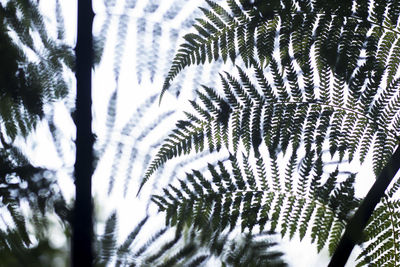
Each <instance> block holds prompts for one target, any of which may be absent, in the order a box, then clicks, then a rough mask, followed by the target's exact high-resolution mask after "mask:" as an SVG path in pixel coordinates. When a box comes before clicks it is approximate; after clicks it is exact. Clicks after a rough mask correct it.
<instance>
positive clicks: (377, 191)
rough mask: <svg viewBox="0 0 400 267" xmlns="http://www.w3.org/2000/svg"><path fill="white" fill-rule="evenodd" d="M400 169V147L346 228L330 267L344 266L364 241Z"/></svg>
mask: <svg viewBox="0 0 400 267" xmlns="http://www.w3.org/2000/svg"><path fill="white" fill-rule="evenodd" d="M399 169H400V146H399V147H398V148H397V149H396V151H395V152H394V153H393V155H392V158H391V159H390V160H389V162H388V163H387V164H386V166H385V168H383V170H382V171H381V173H380V174H379V176H378V179H376V181H375V183H374V185H373V186H372V187H371V189H370V190H369V192H368V194H367V196H366V197H365V198H364V200H363V201H362V203H361V205H360V207H359V208H358V210H357V211H356V213H355V214H354V216H353V218H351V220H350V222H349V223H348V224H347V226H346V230H345V232H344V234H343V236H342V239H341V240H340V242H339V245H338V247H337V248H336V250H335V253H334V254H333V256H332V259H331V261H330V263H329V266H330V267H338V266H344V265H345V264H346V262H347V260H348V258H349V256H350V254H351V251H352V250H353V248H354V246H355V245H356V244H358V243H360V242H361V241H362V233H363V231H364V228H365V227H366V225H367V223H368V220H369V218H371V215H372V213H373V211H374V210H375V207H376V205H377V204H378V203H379V201H380V200H381V198H382V197H383V196H384V194H385V190H386V189H387V188H388V186H389V184H390V182H391V181H392V180H393V178H394V176H395V175H396V173H397V171H398V170H399Z"/></svg>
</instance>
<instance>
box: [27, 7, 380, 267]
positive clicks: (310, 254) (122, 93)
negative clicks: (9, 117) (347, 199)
mask: <svg viewBox="0 0 400 267" xmlns="http://www.w3.org/2000/svg"><path fill="white" fill-rule="evenodd" d="M54 2H55V1H54V0H40V7H41V9H42V11H43V12H44V14H45V17H46V22H48V25H54V24H52V23H53V22H54V21H55V16H54ZM60 2H61V4H62V7H63V12H64V22H65V25H66V27H67V31H66V37H67V40H68V42H69V43H70V44H71V45H72V44H74V42H75V40H76V1H60ZM93 2H94V10H95V13H96V17H95V21H94V33H95V34H98V32H99V31H100V28H101V26H102V24H103V21H104V19H105V18H106V9H105V6H104V5H103V3H102V1H100V0H95V1H93ZM110 2H111V1H110ZM149 2H151V1H148V0H138V1H131V3H136V6H135V8H134V9H130V10H129V11H126V9H125V8H124V5H123V3H124V1H117V3H118V5H117V6H116V7H114V8H112V9H109V12H111V13H112V14H113V15H112V19H111V24H110V26H109V27H110V30H109V34H108V39H107V45H106V50H105V55H104V58H103V60H102V62H101V64H100V65H99V66H98V67H96V69H95V71H94V75H93V119H94V121H93V128H94V131H95V133H96V134H97V136H98V140H99V143H100V144H99V145H97V146H96V148H97V149H101V148H102V147H103V145H108V146H107V149H106V150H105V151H104V154H103V155H101V157H100V161H99V165H98V168H97V169H96V171H95V174H94V176H93V195H94V197H95V201H96V203H97V204H98V207H97V209H96V212H97V216H98V217H99V219H100V220H104V219H105V218H106V217H107V216H108V215H109V213H110V212H111V211H112V210H114V209H115V208H117V209H118V216H119V223H120V229H119V234H120V236H121V238H123V237H126V235H127V234H128V233H129V232H130V231H131V230H132V228H133V227H134V226H135V225H136V223H137V222H138V221H139V220H140V219H142V218H143V217H144V215H145V211H146V210H145V208H146V201H147V200H148V197H141V199H137V198H136V190H137V186H138V181H139V179H140V175H141V174H142V173H143V172H144V168H145V166H144V162H146V160H148V158H147V152H148V149H149V146H151V145H154V140H159V139H160V138H161V137H162V136H163V135H164V134H165V133H166V132H167V131H169V130H170V129H171V126H172V125H174V122H175V121H176V120H177V119H178V118H182V116H181V115H180V114H179V111H181V110H182V109H185V107H187V101H182V100H183V99H191V98H193V95H192V91H191V88H193V87H194V85H196V84H198V83H201V84H206V85H210V86H213V85H214V84H215V83H216V81H217V80H216V78H217V75H216V72H215V69H213V68H212V67H211V66H209V67H207V68H205V70H204V71H203V72H202V73H198V69H196V68H193V69H192V70H190V71H187V72H185V75H184V78H183V77H182V78H181V79H180V80H179V78H178V83H180V84H182V91H181V95H180V97H179V99H178V100H179V101H178V100H177V99H176V98H175V97H173V96H172V95H169V94H167V95H166V96H165V97H164V99H163V102H162V104H161V106H160V107H158V105H152V106H151V108H152V110H151V112H150V113H148V114H147V115H145V117H144V118H142V119H140V120H139V123H138V126H137V127H136V128H134V131H132V132H131V134H132V135H130V136H125V135H123V134H122V130H123V128H124V126H126V124H127V122H128V121H129V120H130V118H131V117H132V116H133V115H134V114H135V110H136V108H137V107H138V106H139V105H141V104H142V103H143V102H145V100H146V99H148V98H149V97H150V96H152V95H155V94H158V93H159V92H160V90H161V88H162V83H163V77H164V75H165V74H166V73H167V71H168V69H167V68H168V67H169V62H170V60H171V59H172V58H171V57H172V56H173V55H172V54H171V51H174V50H175V49H176V46H177V44H179V43H180V40H181V39H179V40H177V39H176V38H175V42H171V40H173V39H171V36H173V34H178V35H179V36H180V37H181V36H182V35H183V33H184V32H186V31H187V29H188V28H189V25H185V24H183V21H185V20H186V19H188V18H190V16H191V15H190V14H193V12H197V13H196V14H197V16H198V15H199V14H200V13H198V10H197V6H199V5H200V4H202V3H203V2H204V1H201V0H181V1H179V0H176V1H172V0H171V1H161V0H159V1H153V2H154V3H161V5H160V7H159V8H158V9H157V11H156V12H154V13H149V12H147V13H146V12H145V11H144V10H145V6H146V5H147V4H148V3H149ZM174 3H175V4H177V6H179V7H182V11H180V12H178V15H177V16H176V17H175V19H173V20H169V21H166V22H165V23H163V24H162V25H161V29H162V31H161V36H160V39H159V44H158V45H159V47H158V48H157V49H159V50H158V51H159V58H158V57H157V58H154V52H153V50H152V49H154V48H153V47H152V43H153V42H152V41H153V40H152V36H153V35H152V33H153V31H154V30H155V29H156V27H157V24H156V23H157V22H158V21H160V20H161V19H162V18H163V15H164V14H165V10H167V9H168V8H169V7H170V6H171V4H174ZM124 12H125V13H126V15H128V16H129V17H130V20H129V21H128V24H127V35H126V36H127V37H126V42H125V45H124V47H125V49H124V50H121V49H120V50H119V52H121V53H122V57H121V60H122V61H121V71H120V76H119V81H118V83H117V82H116V80H115V76H114V66H115V65H114V64H115V62H116V61H115V58H114V55H115V54H116V52H117V51H116V50H115V44H116V42H117V40H118V35H117V26H118V18H119V16H120V14H124ZM138 18H142V19H144V20H142V21H140V23H142V22H143V21H145V22H146V29H145V30H144V31H143V32H141V35H140V36H137V35H136V33H137V32H138V31H137V27H138V26H139V25H140V23H138ZM176 41H177V42H176ZM140 44H142V45H140ZM138 62H139V64H138ZM152 64H154V66H158V67H157V69H156V73H155V76H154V79H153V81H152V80H151V79H150V77H151V72H150V71H149V69H147V67H148V66H152ZM139 65H141V66H142V68H143V71H142V73H141V74H142V76H141V83H140V84H139V82H138V80H139V78H140V74H138V66H139ZM139 67H140V66H139ZM217 70H218V69H217ZM228 70H229V68H228ZM181 76H182V74H181ZM199 78H200V80H198V79H199ZM69 79H70V85H71V88H75V81H74V79H73V76H71V77H69ZM117 85H118V95H117V107H116V114H117V117H116V122H115V128H114V131H113V132H112V134H111V136H110V137H111V138H110V140H109V143H106V144H103V143H104V142H105V141H104V140H108V139H107V134H108V133H109V131H107V128H106V125H107V120H106V117H107V106H108V101H109V99H110V97H111V95H112V94H113V92H114V91H115V90H116V88H117ZM156 101H158V99H157V100H156ZM73 105H74V100H73V94H72V95H71V98H70V99H68V100H67V101H66V103H58V104H56V106H55V113H56V119H57V120H56V122H57V124H58V126H59V128H60V129H61V130H62V135H63V139H64V141H63V142H62V143H61V147H60V150H61V154H62V156H63V157H62V158H60V155H58V154H57V151H56V149H55V148H54V144H53V142H52V139H51V136H50V133H49V132H48V129H47V128H46V126H43V127H41V128H40V129H39V130H38V131H37V133H36V134H34V135H33V136H32V137H31V138H29V139H28V142H27V143H28V144H29V146H30V149H29V150H30V151H31V152H30V154H31V155H32V158H33V160H34V162H35V163H36V164H38V165H44V166H48V167H49V168H53V169H57V170H58V177H59V183H60V186H61V188H62V189H63V193H64V194H65V197H66V199H67V200H68V199H71V198H72V196H73V194H74V188H73V182H72V179H71V177H70V175H71V174H72V167H73V164H74V148H73V142H72V140H73V139H74V136H75V132H74V131H75V130H74V125H73V122H72V120H71V119H70V117H69V114H68V111H67V109H66V108H65V106H67V107H72V106H73ZM156 108H157V109H156ZM175 110H176V111H177V112H175V114H173V115H171V116H169V117H167V118H165V121H164V120H163V122H162V123H161V124H160V125H159V126H157V127H156V130H155V131H153V132H152V133H151V134H148V136H146V137H145V138H144V139H143V142H136V141H135V140H136V139H137V138H139V136H140V134H141V133H142V132H141V131H142V130H143V129H146V128H148V127H149V125H151V123H152V122H154V119H155V118H157V116H159V115H160V114H164V113H166V112H168V111H175ZM37 140H40V141H39V142H37ZM118 144H120V146H118ZM119 148H121V163H120V164H119V165H118V166H117V171H116V172H115V173H113V175H114V177H115V181H116V182H115V186H114V190H113V191H112V193H111V195H108V194H107V190H108V185H109V177H110V175H112V174H110V172H111V168H112V162H113V157H114V156H115V152H116V150H117V149H119ZM133 148H136V149H137V150H138V154H137V157H136V160H135V163H134V165H133V167H132V168H133V169H132V170H133V172H132V173H133V175H132V179H131V180H130V183H129V187H128V188H129V189H128V192H127V195H126V197H124V195H123V194H122V193H121V192H123V190H124V184H125V177H126V171H125V172H124V171H123V170H126V168H127V166H128V165H129V160H130V151H132V149H133ZM152 153H154V149H153V152H152ZM43 155H46V156H45V157H43ZM52 159H54V160H52ZM195 164H196V163H195ZM349 168H354V167H351V166H350V167H349ZM363 170H364V172H363V174H362V175H360V176H362V181H361V180H360V182H359V183H358V184H359V185H361V184H362V186H361V187H360V189H361V190H360V191H359V192H358V193H359V195H365V193H366V192H367V190H368V189H369V187H370V185H371V184H372V181H373V176H372V175H370V174H369V173H372V172H370V170H368V168H364V169H363ZM363 170H359V171H360V172H362V171H363ZM163 171H165V173H166V177H169V175H171V174H172V170H163ZM181 172H182V171H181ZM364 173H365V174H364ZM150 189H151V186H148V187H147V188H146V187H145V188H144V195H146V194H148V193H149V192H150ZM146 190H147V191H146ZM102 227H103V226H102V225H99V228H98V231H102V229H103V228H102ZM283 248H284V249H285V251H284V252H285V253H286V257H287V260H288V262H289V263H290V264H292V266H296V267H297V266H305V267H306V266H307V267H309V266H316V267H317V266H325V265H326V264H327V262H328V257H327V252H326V251H323V252H322V253H321V254H319V255H316V248H315V246H314V245H311V244H309V242H307V241H305V242H301V243H300V242H299V241H298V240H297V239H295V240H292V241H291V242H290V243H289V242H287V240H286V241H285V242H284V244H283ZM348 266H352V264H349V265H348Z"/></svg>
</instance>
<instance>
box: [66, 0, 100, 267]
mask: <svg viewBox="0 0 400 267" xmlns="http://www.w3.org/2000/svg"><path fill="white" fill-rule="evenodd" d="M93 16H94V14H93V10H92V1H91V0H78V37H77V44H76V48H75V53H76V80H77V88H76V110H75V125H76V161H75V207H74V216H73V223H72V244H71V246H72V249H71V252H72V260H71V263H72V266H73V267H80V266H82V267H90V266H92V264H93V251H92V239H93V221H92V220H93V219H92V210H93V207H92V192H91V191H92V182H91V179H92V173H93V135H92V108H91V107H92V99H91V95H92V93H91V86H92V77H91V71H92V58H93V49H92V47H93V46H92V24H93Z"/></svg>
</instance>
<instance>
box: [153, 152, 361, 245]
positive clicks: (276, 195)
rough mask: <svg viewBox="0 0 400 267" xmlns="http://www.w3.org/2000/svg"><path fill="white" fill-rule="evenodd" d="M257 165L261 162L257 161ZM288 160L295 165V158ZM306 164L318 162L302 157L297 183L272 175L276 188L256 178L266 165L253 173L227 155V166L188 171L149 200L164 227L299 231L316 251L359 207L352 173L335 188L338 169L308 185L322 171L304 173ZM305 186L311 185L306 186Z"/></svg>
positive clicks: (335, 237)
mask: <svg viewBox="0 0 400 267" xmlns="http://www.w3.org/2000/svg"><path fill="white" fill-rule="evenodd" d="M260 161H262V158H259V159H258V162H260ZM289 161H290V162H293V157H291V159H290V160H289ZM294 161H296V160H294ZM307 161H319V159H318V158H317V159H315V158H308V159H307V158H306V159H304V162H303V164H301V167H300V177H299V181H298V182H296V179H295V177H293V176H286V181H285V183H283V184H282V183H281V184H279V185H278V184H276V183H279V181H280V180H281V178H282V177H280V176H279V177H275V176H276V175H279V174H278V173H272V175H271V176H269V177H268V178H267V181H268V182H269V183H270V184H274V183H275V185H274V187H275V188H274V189H273V188H272V187H270V188H269V189H268V188H266V187H265V184H263V183H262V179H261V177H260V176H259V174H260V173H265V172H266V169H265V166H264V164H262V163H258V164H257V165H258V166H257V167H256V168H257V172H256V171H255V170H254V169H253V168H252V167H250V166H249V163H248V161H247V158H246V157H243V161H241V162H239V161H238V159H236V157H234V156H233V155H231V157H230V159H229V162H228V163H227V164H224V163H222V162H219V163H218V164H217V165H216V166H213V165H211V164H210V165H209V167H208V171H209V172H208V173H207V174H206V173H204V174H203V173H200V172H198V171H193V172H192V173H188V174H187V175H186V179H182V180H179V186H174V185H173V184H170V185H169V187H168V189H165V190H164V194H163V195H155V196H153V201H154V202H155V203H156V204H157V205H158V206H159V208H160V210H161V211H165V212H166V215H167V223H168V224H169V225H172V226H174V225H176V226H177V227H178V229H182V228H184V227H188V226H194V227H195V228H198V229H201V230H202V231H206V232H207V233H208V235H212V234H214V233H221V232H223V231H224V230H225V229H227V228H228V229H230V230H231V231H232V230H233V229H235V228H236V226H240V227H241V229H242V232H243V231H244V230H248V231H250V232H252V231H253V229H254V228H255V227H257V228H259V229H258V230H259V231H263V229H264V228H265V227H268V226H269V227H270V228H271V229H272V230H276V229H279V231H280V232H281V234H282V236H285V235H286V234H288V235H289V237H290V238H292V237H293V236H294V235H295V234H296V233H298V234H299V235H300V238H301V239H302V238H304V236H305V235H306V232H309V234H310V235H311V238H312V241H313V242H316V243H317V247H318V250H321V249H322V248H323V247H324V246H325V244H326V243H328V244H329V247H330V248H331V247H332V248H334V247H335V245H336V243H337V242H338V239H339V238H340V234H341V232H342V230H343V229H344V226H345V223H346V221H347V218H348V213H349V212H351V211H352V209H353V208H355V207H356V206H357V204H358V202H357V200H356V199H355V198H354V189H353V183H354V175H350V176H348V178H347V179H346V180H345V181H344V182H342V183H338V184H336V183H337V178H338V174H339V171H338V170H336V171H334V172H333V173H331V174H330V175H329V177H328V179H327V181H326V182H325V183H321V182H318V177H316V176H314V177H313V178H312V179H313V180H312V181H308V182H307V178H308V177H307V176H308V175H309V174H310V173H311V172H314V173H316V172H317V170H316V168H322V166H319V165H318V164H315V167H314V168H313V170H311V169H308V166H307V165H310V164H307ZM319 162H320V161H319ZM276 163H277V162H276V160H272V162H271V163H270V167H271V168H274V165H275V164H276ZM228 170H231V171H228ZM207 176H208V177H207ZM210 176H211V177H210ZM310 179H311V178H310ZM307 183H313V186H312V187H311V188H308V186H307ZM344 196H345V197H344ZM311 217H312V218H313V219H312V220H311ZM334 230H335V231H336V232H335V231H334ZM337 231H339V233H337Z"/></svg>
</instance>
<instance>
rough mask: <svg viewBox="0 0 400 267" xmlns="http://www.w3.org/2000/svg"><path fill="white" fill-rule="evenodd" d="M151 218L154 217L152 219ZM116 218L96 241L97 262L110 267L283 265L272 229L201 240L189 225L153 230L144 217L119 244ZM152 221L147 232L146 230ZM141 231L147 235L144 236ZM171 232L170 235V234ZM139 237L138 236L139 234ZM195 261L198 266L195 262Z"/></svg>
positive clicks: (107, 222) (112, 217) (112, 219)
mask: <svg viewBox="0 0 400 267" xmlns="http://www.w3.org/2000/svg"><path fill="white" fill-rule="evenodd" d="M153 219H154V218H153ZM116 222H117V217H116V215H115V213H113V214H111V216H110V217H109V218H108V219H107V221H106V224H105V229H104V234H103V235H102V238H101V239H100V240H97V244H99V243H101V244H103V245H100V244H99V245H100V246H99V249H98V250H97V251H98V253H97V257H96V262H97V264H100V265H101V264H106V263H108V264H112V265H113V266H149V265H151V266H176V265H177V264H179V265H183V266H198V264H207V263H208V262H211V260H212V261H213V262H214V264H215V263H216V259H215V258H214V259H212V256H217V257H218V259H217V261H218V262H220V263H221V264H222V265H224V264H225V265H228V266H257V264H258V265H260V264H261V265H264V266H265V265H268V266H270V265H271V266H286V264H285V262H284V260H283V259H282V256H283V253H281V252H279V251H277V250H276V249H275V246H276V245H277V243H276V242H273V241H271V239H272V237H273V232H263V233H260V234H258V235H252V234H245V235H239V236H238V237H235V236H230V235H229V234H228V233H223V234H220V235H219V236H214V237H213V238H212V239H204V238H202V235H201V234H200V235H199V233H198V232H196V231H194V229H193V228H192V227H187V228H185V229H184V232H178V231H176V228H162V229H160V230H159V231H155V228H154V221H152V218H149V217H145V218H144V219H143V220H142V221H140V222H139V223H138V225H137V226H136V227H135V228H134V230H133V231H132V232H131V233H130V234H129V235H128V236H127V238H126V239H125V240H124V241H123V242H122V244H120V245H118V244H117V243H115V239H114V238H115V233H116V228H117V226H116ZM150 224H152V225H153V226H152V228H151V230H150V231H151V232H152V233H153V235H152V236H151V237H150V238H149V231H148V230H146V229H147V228H148V227H149V225H150ZM143 231H146V237H145V239H143V233H142V232H143ZM171 234H172V235H171ZM140 236H141V237H140ZM105 240H109V241H111V240H113V241H112V243H113V244H112V245H111V243H109V242H106V243H107V244H108V245H107V246H104V244H105V243H104V241H105ZM196 264H197V265H196Z"/></svg>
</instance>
